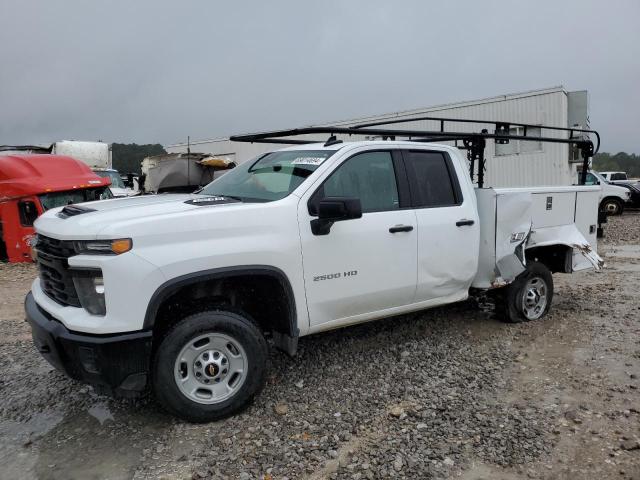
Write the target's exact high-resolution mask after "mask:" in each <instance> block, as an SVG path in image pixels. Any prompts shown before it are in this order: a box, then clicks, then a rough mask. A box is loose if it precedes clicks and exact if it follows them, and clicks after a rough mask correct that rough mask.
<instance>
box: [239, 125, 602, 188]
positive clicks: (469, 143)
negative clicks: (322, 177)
mask: <svg viewBox="0 0 640 480" xmlns="http://www.w3.org/2000/svg"><path fill="white" fill-rule="evenodd" d="M416 121H433V122H438V123H439V125H440V129H439V130H403V129H397V128H390V127H385V128H382V127H381V126H382V125H396V124H403V123H410V122H416ZM447 124H472V125H473V124H475V125H483V126H489V128H492V129H493V131H492V132H490V131H489V130H488V129H487V128H482V129H481V130H480V131H479V132H459V131H449V130H447V129H446V127H447V126H448V125H447ZM511 127H520V128H522V133H523V134H522V135H511V134H509V131H510V129H511ZM531 129H539V130H540V133H541V134H542V133H544V131H551V132H562V133H564V134H565V136H563V137H545V136H532V135H527V130H529V131H530V130H531ZM313 134H318V135H320V134H323V135H329V137H330V138H331V137H334V139H333V141H334V142H336V140H335V135H349V136H351V135H372V136H379V137H382V139H383V140H396V138H397V137H401V138H402V139H403V140H408V141H411V142H419V143H428V142H447V141H455V143H456V146H457V147H458V148H462V149H464V150H467V158H468V159H469V174H470V175H471V180H472V181H473V179H474V174H475V172H476V165H477V182H478V187H480V188H482V187H483V186H484V171H485V169H486V165H485V158H484V149H485V147H486V144H487V139H489V140H494V141H495V143H497V144H506V143H509V141H510V140H521V141H528V142H547V143H564V144H569V145H573V146H575V147H576V148H578V149H579V150H580V153H581V155H582V159H583V164H582V175H581V177H580V184H582V185H584V183H585V182H586V177H587V170H588V169H589V158H591V157H592V156H593V155H594V154H595V153H597V152H598V150H599V148H600V135H599V134H598V132H596V131H595V130H586V129H582V128H563V127H549V126H545V125H531V124H526V123H516V122H504V121H491V120H470V119H460V118H440V117H414V118H403V119H398V118H396V119H389V120H380V121H376V122H369V123H360V124H356V125H352V126H342V125H329V126H321V127H303V128H293V129H289V130H274V131H270V132H259V133H251V134H246V135H233V136H231V137H230V140H232V141H234V142H250V143H276V144H285V145H305V144H310V143H323V142H324V140H310V139H304V140H301V139H296V138H288V137H297V136H300V135H313ZM591 134H593V135H595V137H596V146H595V147H594V144H593V142H592V140H591V138H590V135H591ZM458 142H462V145H458Z"/></svg>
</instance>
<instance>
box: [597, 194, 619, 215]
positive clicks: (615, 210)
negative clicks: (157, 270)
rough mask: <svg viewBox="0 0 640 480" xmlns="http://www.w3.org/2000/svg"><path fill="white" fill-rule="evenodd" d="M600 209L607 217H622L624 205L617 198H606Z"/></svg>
mask: <svg viewBox="0 0 640 480" xmlns="http://www.w3.org/2000/svg"><path fill="white" fill-rule="evenodd" d="M600 209H601V210H602V211H603V212H605V213H606V214H607V215H622V212H623V211H624V205H623V203H622V201H620V200H618V199H617V198H605V199H604V200H603V201H602V204H601V205H600Z"/></svg>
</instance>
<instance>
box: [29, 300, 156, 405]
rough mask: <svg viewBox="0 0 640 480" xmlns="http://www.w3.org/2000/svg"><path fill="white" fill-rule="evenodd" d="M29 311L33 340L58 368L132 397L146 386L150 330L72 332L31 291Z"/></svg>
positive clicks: (115, 392)
mask: <svg viewBox="0 0 640 480" xmlns="http://www.w3.org/2000/svg"><path fill="white" fill-rule="evenodd" d="M25 312H26V317H27V322H29V324H30V325H31V333H32V336H33V343H34V344H35V346H36V348H37V349H38V351H39V352H40V354H42V356H43V357H44V358H45V359H46V360H47V361H48V362H49V363H50V364H51V365H53V366H54V367H55V368H57V369H58V370H61V371H63V372H64V373H66V374H67V375H68V376H70V377H71V378H74V379H76V380H80V381H82V382H85V383H89V384H92V385H95V386H97V387H100V388H99V390H100V391H101V392H105V393H111V394H115V395H120V396H127V397H131V396H137V395H139V394H140V392H142V391H143V390H144V389H145V387H146V385H147V377H148V372H149V363H150V357H151V336H152V333H151V332H150V331H141V332H133V333H126V334H117V335H111V334H110V335H91V334H80V333H76V332H72V331H70V330H67V328H65V326H64V325H62V324H61V323H60V322H58V321H57V320H55V319H54V318H53V317H52V316H51V315H49V314H48V313H47V312H46V311H45V310H43V309H42V308H40V307H39V306H38V304H37V303H36V301H35V299H34V298H33V294H32V293H31V292H29V294H28V295H27V298H26V299H25Z"/></svg>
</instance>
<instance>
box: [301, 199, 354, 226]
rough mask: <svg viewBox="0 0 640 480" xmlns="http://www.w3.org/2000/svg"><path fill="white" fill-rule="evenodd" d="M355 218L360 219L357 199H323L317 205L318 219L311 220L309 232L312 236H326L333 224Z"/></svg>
mask: <svg viewBox="0 0 640 480" xmlns="http://www.w3.org/2000/svg"><path fill="white" fill-rule="evenodd" d="M355 218H362V205H361V204H360V199H359V198H354V197H329V198H325V199H322V200H320V202H319V203H318V218H315V219H313V220H311V232H312V233H313V234H314V235H328V234H329V232H330V231H331V226H332V225H333V224H334V223H335V222H341V221H344V220H353V219H355Z"/></svg>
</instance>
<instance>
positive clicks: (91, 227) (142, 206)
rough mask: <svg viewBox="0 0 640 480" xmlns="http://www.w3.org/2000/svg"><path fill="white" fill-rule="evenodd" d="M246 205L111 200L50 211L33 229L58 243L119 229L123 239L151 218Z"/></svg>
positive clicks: (195, 199)
mask: <svg viewBox="0 0 640 480" xmlns="http://www.w3.org/2000/svg"><path fill="white" fill-rule="evenodd" d="M249 205H254V206H255V205H256V204H249V203H241V202H237V201H234V200H231V199H228V198H227V197H207V196H204V195H194V194H160V195H144V196H138V197H128V198H114V199H110V200H101V201H97V202H86V203H82V204H78V205H74V207H78V208H77V210H75V209H74V210H75V211H73V212H71V214H69V215H67V214H66V212H67V210H65V208H66V207H60V208H55V209H51V210H49V211H47V212H46V213H44V214H43V215H42V216H40V217H39V218H38V219H37V220H36V222H35V228H36V231H37V232H38V233H40V234H42V235H46V236H51V237H53V238H57V239H60V240H91V239H96V238H108V237H109V236H110V234H111V232H113V231H114V230H120V231H121V232H122V233H121V234H122V235H123V236H126V232H127V227H128V226H131V225H132V224H135V223H139V222H142V221H144V222H149V221H150V219H154V218H155V219H158V218H160V217H171V216H173V215H177V214H184V213H188V212H198V211H202V210H209V209H211V208H246V207H247V206H249ZM101 233H104V235H101Z"/></svg>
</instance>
